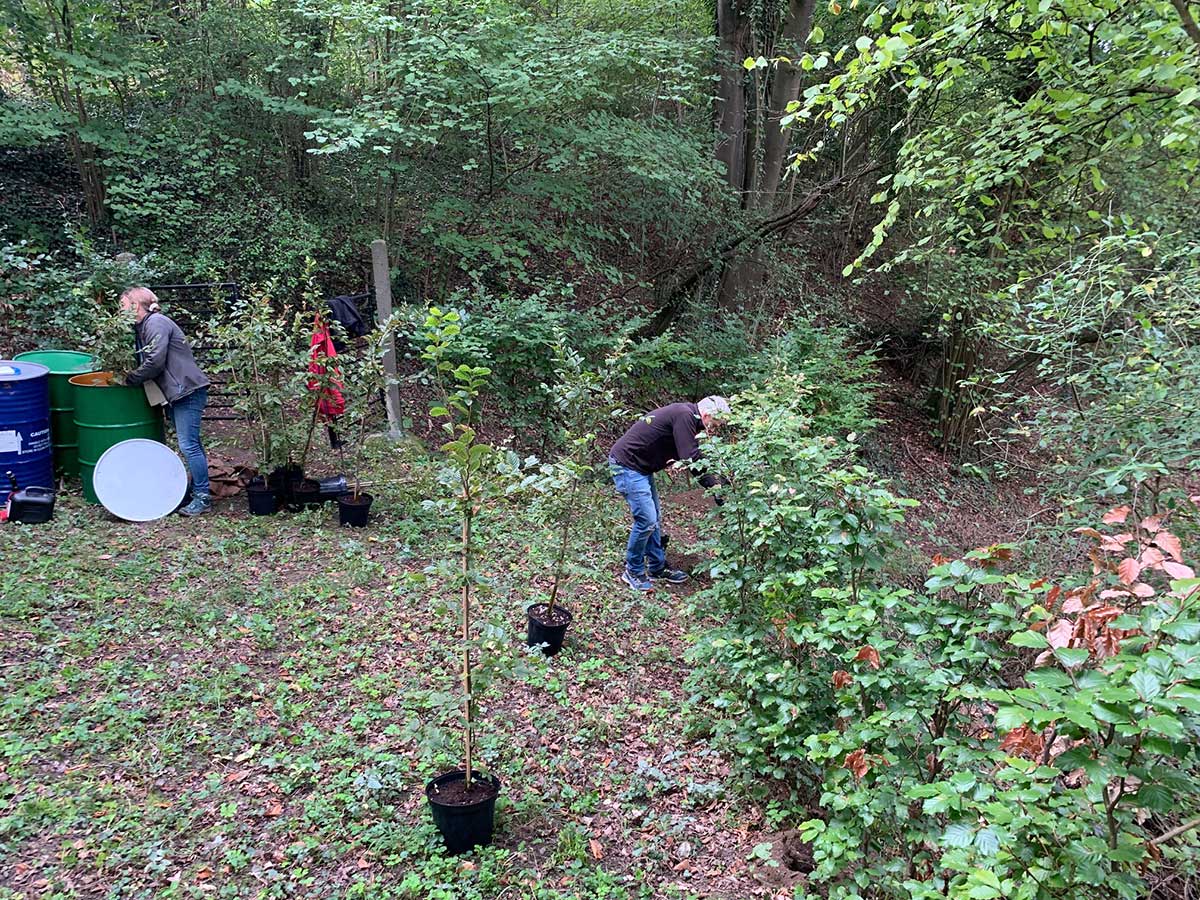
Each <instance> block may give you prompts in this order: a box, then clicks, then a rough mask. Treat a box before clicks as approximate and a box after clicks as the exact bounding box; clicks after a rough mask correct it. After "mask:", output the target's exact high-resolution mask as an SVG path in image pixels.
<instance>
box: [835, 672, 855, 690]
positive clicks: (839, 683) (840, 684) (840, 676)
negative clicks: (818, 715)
mask: <svg viewBox="0 0 1200 900" xmlns="http://www.w3.org/2000/svg"><path fill="white" fill-rule="evenodd" d="M832 681H833V686H834V688H836V689H837V690H839V691H840V690H841V689H842V688H844V687H846V686H847V685H849V684H852V683H853V682H854V676H853V675H851V674H850V673H849V672H847V671H846V670H845V669H838V670H837V671H836V672H834V673H833V678H832Z"/></svg>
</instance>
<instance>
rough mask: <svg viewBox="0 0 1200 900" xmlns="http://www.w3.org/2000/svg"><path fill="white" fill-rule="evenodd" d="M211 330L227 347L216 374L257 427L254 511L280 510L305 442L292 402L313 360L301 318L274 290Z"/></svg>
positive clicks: (237, 408) (223, 348) (251, 492)
mask: <svg viewBox="0 0 1200 900" xmlns="http://www.w3.org/2000/svg"><path fill="white" fill-rule="evenodd" d="M210 332H211V334H212V338H213V342H214V343H215V344H216V346H218V347H220V348H221V355H220V360H219V362H218V363H217V364H216V366H215V367H214V373H215V374H217V375H218V377H220V379H221V380H222V382H223V383H224V385H225V386H226V388H227V390H228V394H229V397H230V403H231V406H232V408H233V410H234V412H236V413H238V414H240V415H241V416H242V417H244V418H245V419H246V421H247V422H249V423H250V425H251V429H250V434H251V439H252V441H253V444H254V455H255V462H256V464H257V467H258V471H259V473H260V474H259V476H258V477H257V478H256V479H254V480H252V481H251V483H250V486H249V489H248V492H247V497H248V498H249V500H250V503H251V512H253V513H255V514H259V515H261V514H265V513H269V512H274V511H275V508H276V505H277V503H278V499H279V498H280V497H281V496H283V495H284V494H285V493H286V490H287V488H288V487H289V485H288V484H287V481H288V479H289V478H290V477H291V475H292V473H291V472H290V471H289V465H290V462H291V460H292V458H293V457H294V454H295V448H296V447H297V446H298V444H299V441H300V435H299V426H298V425H297V424H296V417H295V415H294V414H293V410H292V408H291V403H290V400H291V398H292V397H293V396H295V392H296V391H297V387H296V382H297V381H300V382H303V380H304V376H303V372H304V368H305V366H306V365H307V361H308V358H307V355H306V354H305V352H304V351H303V349H302V348H303V335H302V333H301V328H300V319H299V317H298V316H295V315H291V314H288V313H286V312H281V311H277V310H276V309H275V308H274V306H273V304H272V302H271V297H270V295H269V293H267V292H262V293H257V294H254V295H252V296H249V297H247V298H245V299H243V300H240V301H239V302H237V303H236V304H235V305H234V306H233V307H232V308H230V309H228V310H226V311H225V313H224V315H222V316H220V317H218V319H217V320H216V321H215V322H214V323H213V325H212V326H211V328H210ZM268 472H272V475H271V476H268V475H267V474H266V473H268ZM297 474H300V475H302V474H303V473H302V472H301V473H297ZM272 498H274V499H272Z"/></svg>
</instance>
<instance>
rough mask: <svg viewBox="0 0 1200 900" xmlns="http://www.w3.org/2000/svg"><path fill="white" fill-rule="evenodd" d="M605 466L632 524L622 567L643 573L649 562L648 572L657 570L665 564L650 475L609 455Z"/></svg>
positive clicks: (664, 552)
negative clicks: (630, 514)
mask: <svg viewBox="0 0 1200 900" xmlns="http://www.w3.org/2000/svg"><path fill="white" fill-rule="evenodd" d="M608 468H609V471H610V472H612V477H613V484H614V485H616V488H617V493H619V494H621V496H623V497H624V498H625V502H626V503H628V504H629V511H630V512H631V513H632V514H633V527H632V528H631V529H630V531H629V543H628V544H627V545H626V546H625V568H626V569H628V570H629V571H630V572H632V573H633V574H634V575H644V574H645V573H646V566H647V564H649V566H650V571H651V572H661V571H662V570H663V569H665V568H666V567H667V554H666V551H664V550H663V543H662V527H661V526H660V523H659V519H660V518H661V507H660V506H659V505H658V490H657V489H656V488H655V487H654V476H653V475H643V474H642V473H641V472H635V471H634V470H633V469H630V468H626V467H625V466H623V465H621V464H620V463H618V462H617V461H616V460H614V459H612V458H611V457H610V458H609V460H608Z"/></svg>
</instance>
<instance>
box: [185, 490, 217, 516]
mask: <svg viewBox="0 0 1200 900" xmlns="http://www.w3.org/2000/svg"><path fill="white" fill-rule="evenodd" d="M211 507H212V502H211V501H210V500H209V499H208V498H207V497H205V496H204V495H203V494H196V495H194V496H193V497H192V502H191V503H189V504H188V505H187V506H185V507H184V508H183V509H181V510H180V511H179V514H180V515H181V516H198V515H200V514H201V513H206V512H208V510H209V509H210V508H211Z"/></svg>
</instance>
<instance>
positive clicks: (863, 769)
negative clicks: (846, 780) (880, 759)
mask: <svg viewBox="0 0 1200 900" xmlns="http://www.w3.org/2000/svg"><path fill="white" fill-rule="evenodd" d="M842 768H843V769H849V770H850V771H851V772H853V773H854V777H855V779H857V780H858V781H862V780H863V777H864V776H865V775H866V774H867V772H869V771H870V770H871V764H870V763H869V762H868V761H867V751H866V750H864V749H863V748H862V747H859V748H858V749H857V750H852V751H850V752H849V753H847V754H846V761H845V762H844V763H842Z"/></svg>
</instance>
